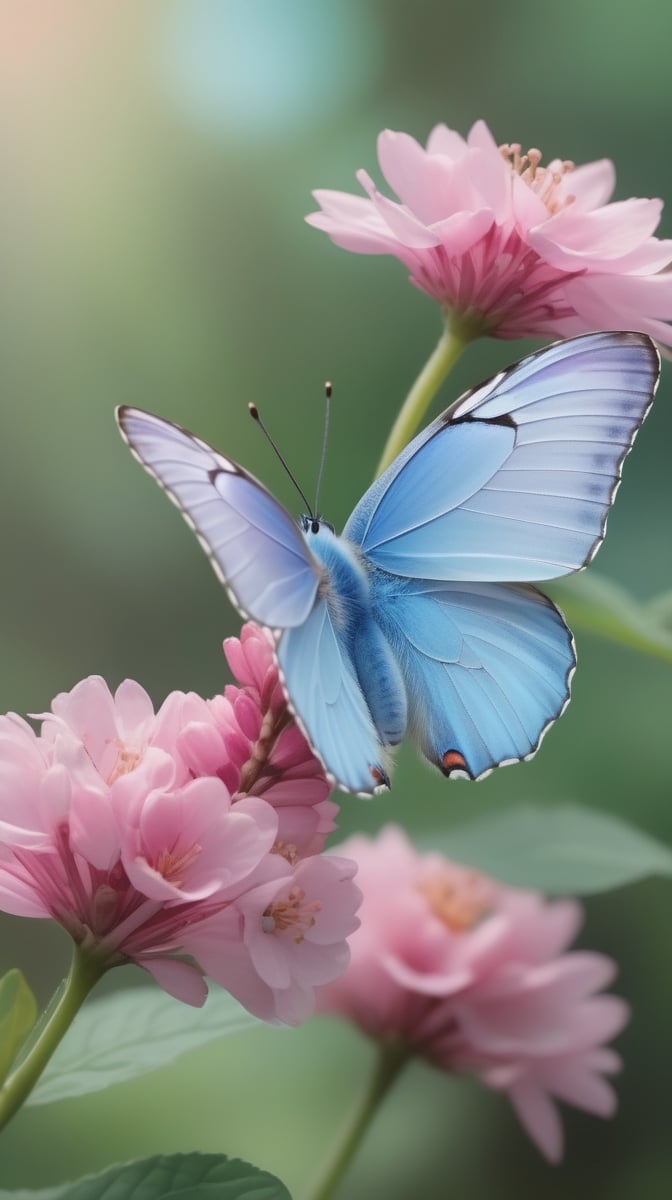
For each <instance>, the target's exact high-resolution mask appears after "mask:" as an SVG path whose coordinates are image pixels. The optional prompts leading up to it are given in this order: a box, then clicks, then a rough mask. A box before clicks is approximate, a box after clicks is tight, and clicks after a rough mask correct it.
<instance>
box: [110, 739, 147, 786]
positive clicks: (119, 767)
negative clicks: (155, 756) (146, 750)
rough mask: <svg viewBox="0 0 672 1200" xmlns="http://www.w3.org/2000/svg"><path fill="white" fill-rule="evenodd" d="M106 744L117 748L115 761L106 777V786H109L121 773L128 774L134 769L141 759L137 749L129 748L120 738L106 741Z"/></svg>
mask: <svg viewBox="0 0 672 1200" xmlns="http://www.w3.org/2000/svg"><path fill="white" fill-rule="evenodd" d="M108 745H112V746H116V748H117V761H116V763H115V764H114V767H113V768H112V771H111V772H110V775H109V776H108V779H107V784H108V787H111V786H112V784H113V783H115V782H116V780H117V779H120V778H121V776H122V775H130V773H131V771H134V770H135V768H136V767H137V765H138V763H139V762H140V761H141V759H142V754H141V753H140V751H139V750H129V748H128V746H125V745H124V743H123V742H122V741H121V739H120V738H117V740H116V742H111V743H110V742H108Z"/></svg>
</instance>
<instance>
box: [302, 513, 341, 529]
mask: <svg viewBox="0 0 672 1200" xmlns="http://www.w3.org/2000/svg"><path fill="white" fill-rule="evenodd" d="M299 524H300V526H301V529H302V530H303V532H304V533H321V532H322V531H323V530H325V529H327V530H328V531H329V533H335V532H336V531H335V529H334V526H333V525H332V524H331V522H330V521H325V519H324V517H319V516H318V517H313V516H309V515H308V513H302V514H301V517H300V519H299Z"/></svg>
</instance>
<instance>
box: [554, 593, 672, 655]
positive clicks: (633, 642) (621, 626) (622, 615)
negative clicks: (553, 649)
mask: <svg viewBox="0 0 672 1200" xmlns="http://www.w3.org/2000/svg"><path fill="white" fill-rule="evenodd" d="M549 591H550V592H551V594H552V596H553V599H554V600H557V601H558V603H559V604H560V605H561V607H562V609H563V612H564V613H565V616H566V617H567V621H568V623H569V626H570V628H571V629H573V630H574V632H578V631H580V630H586V631H587V632H588V633H596V634H598V635H599V637H603V638H608V639H609V641H612V642H618V643H619V644H620V645H622V646H629V647H631V649H633V650H640V651H642V652H643V653H644V654H651V655H653V657H654V658H659V659H662V661H663V662H668V663H672V631H671V630H670V628H669V622H670V608H669V604H670V601H669V597H668V596H664V597H659V598H658V599H657V600H653V601H651V602H650V603H649V604H642V603H641V602H640V601H639V600H636V599H635V597H634V596H631V595H630V593H629V592H627V591H626V590H625V588H622V587H620V586H619V585H618V584H616V583H614V582H613V581H612V580H610V579H605V578H604V576H602V575H600V574H596V572H595V571H592V570H591V572H590V574H588V575H583V574H582V575H575V576H573V577H572V578H571V579H563V580H562V581H561V582H554V583H553V585H552V586H551V587H550V588H549Z"/></svg>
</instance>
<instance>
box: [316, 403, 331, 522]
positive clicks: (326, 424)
mask: <svg viewBox="0 0 672 1200" xmlns="http://www.w3.org/2000/svg"><path fill="white" fill-rule="evenodd" d="M324 400H325V412H324V433H323V434H322V457H321V458H320V469H319V471H318V472H317V486H316V488H315V512H317V501H318V499H319V495H320V486H321V484H322V472H323V471H324V460H325V458H326V457H327V440H328V438H329V411H330V409H331V384H330V383H329V381H328V380H327V382H326V383H325V385H324Z"/></svg>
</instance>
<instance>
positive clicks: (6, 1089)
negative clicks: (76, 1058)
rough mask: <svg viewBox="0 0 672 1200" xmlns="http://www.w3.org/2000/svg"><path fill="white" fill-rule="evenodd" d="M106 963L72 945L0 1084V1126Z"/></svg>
mask: <svg viewBox="0 0 672 1200" xmlns="http://www.w3.org/2000/svg"><path fill="white" fill-rule="evenodd" d="M106 969H107V967H106V964H105V963H104V962H101V961H99V960H97V959H95V958H93V957H92V956H91V955H90V954H83V953H82V951H81V950H80V949H79V947H78V946H75V948H74V951H73V955H72V962H71V964H70V971H69V974H68V976H67V979H65V980H64V982H63V983H62V984H61V987H60V988H59V989H58V991H57V993H56V995H55V996H54V998H53V1000H52V1002H51V1004H50V1005H49V1008H48V1009H47V1011H46V1013H45V1014H44V1017H43V1019H42V1021H41V1022H39V1024H38V1027H37V1030H36V1031H34V1034H33V1036H32V1038H31V1039H29V1042H28V1046H27V1048H26V1049H25V1050H24V1052H23V1053H22V1054H21V1055H20V1056H19V1061H18V1064H17V1066H15V1068H14V1070H13V1071H11V1072H10V1074H9V1075H8V1076H7V1078H6V1080H5V1082H4V1084H3V1086H2V1088H0V1129H2V1128H3V1127H4V1126H5V1125H6V1124H7V1122H8V1121H9V1120H10V1119H11V1118H12V1117H13V1116H14V1113H15V1112H17V1111H18V1110H19V1108H20V1107H21V1105H22V1104H23V1102H24V1100H25V1099H26V1097H27V1096H28V1095H29V1093H30V1092H31V1091H32V1089H33V1088H34V1086H35V1084H36V1083H37V1081H38V1079H39V1077H40V1075H41V1074H42V1072H43V1070H44V1068H45V1067H46V1065H47V1063H48V1062H49V1059H50V1058H51V1056H52V1054H53V1053H54V1050H55V1049H56V1047H57V1046H58V1044H59V1042H60V1041H61V1038H62V1037H63V1035H64V1034H65V1033H66V1032H67V1030H68V1029H69V1028H70V1025H71V1024H72V1021H73V1019H74V1017H75V1016H76V1014H77V1013H78V1012H79V1009H80V1008H81V1006H82V1004H83V1003H84V1001H85V1000H86V997H87V996H88V994H89V992H90V991H91V989H92V988H93V987H94V985H95V984H96V983H97V982H98V980H99V979H100V977H101V975H103V974H104V973H105V971H106Z"/></svg>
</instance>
